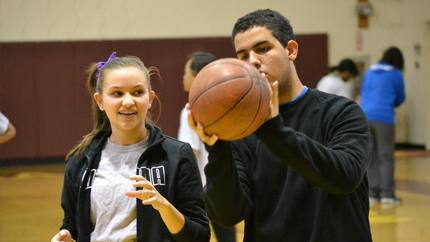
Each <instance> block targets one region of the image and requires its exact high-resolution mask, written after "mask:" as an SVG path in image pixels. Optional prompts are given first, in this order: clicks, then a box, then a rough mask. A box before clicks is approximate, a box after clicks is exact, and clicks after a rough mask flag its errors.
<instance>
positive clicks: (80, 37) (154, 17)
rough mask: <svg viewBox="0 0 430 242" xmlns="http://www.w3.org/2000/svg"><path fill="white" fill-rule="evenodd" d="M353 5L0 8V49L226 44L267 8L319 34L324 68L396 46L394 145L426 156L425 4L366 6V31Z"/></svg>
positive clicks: (96, 3)
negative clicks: (400, 71)
mask: <svg viewBox="0 0 430 242" xmlns="http://www.w3.org/2000/svg"><path fill="white" fill-rule="evenodd" d="M358 1H359V0H349V1H344V0H320V1H312V0H288V1H279V0H266V1H256V0H235V1H231V0H219V1H205V0H187V1H171V0H158V1H138V0H121V1H118V0H92V1H87V0H61V1H59V0H37V1H35V0H0V43H16V42H31V43H34V42H54V41H100V40H103V41H106V40H109V41H111V40H124V39H127V40H150V39H188V38H218V37H221V38H228V37H229V36H230V32H231V29H232V26H233V24H234V23H235V21H236V20H237V18H238V17H240V16H243V15H244V14H246V13H248V12H251V11H253V10H255V9H259V8H272V9H275V10H277V11H279V12H281V13H282V14H284V15H285V16H287V17H288V18H289V19H290V21H291V23H292V25H293V27H294V30H295V33H296V34H300V35H303V34H326V35H327V39H328V41H327V43H328V63H329V65H335V64H337V63H338V62H339V60H340V59H342V58H345V57H350V58H353V59H354V60H357V61H359V62H360V64H361V66H363V68H364V69H366V68H368V67H369V66H370V65H371V64H374V63H376V62H378V61H379V59H380V58H381V55H382V53H383V51H384V50H385V49H386V48H387V47H389V46H392V45H395V46H398V47H399V48H400V49H401V50H402V51H403V54H404V56H405V61H406V63H405V71H404V76H405V84H406V95H407V98H406V102H405V104H404V105H402V106H401V107H400V108H399V109H397V111H396V141H397V142H402V143H412V144H426V146H427V148H429V147H430V104H429V103H430V102H428V101H425V100H426V98H427V97H428V95H426V93H429V92H430V84H429V83H430V79H429V78H430V76H429V74H428V72H429V71H428V66H430V63H429V62H430V61H429V60H430V58H429V56H430V46H429V45H428V44H427V43H430V37H429V36H430V15H429V14H428V9H430V1H429V0H413V1H412V2H411V1H406V0H369V2H370V3H371V4H372V6H373V14H372V15H371V16H370V17H369V18H368V21H369V27H368V28H358V24H357V22H358V20H357V19H358V18H357V15H356V12H355V7H356V4H357V2H358ZM299 44H300V43H299ZM303 50H304V48H301V49H300V51H299V56H300V55H301V52H302V51H303ZM0 91H1V90H0ZM0 105H1V104H0ZM0 108H1V106H0Z"/></svg>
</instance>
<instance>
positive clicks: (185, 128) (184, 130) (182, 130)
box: [178, 52, 236, 242]
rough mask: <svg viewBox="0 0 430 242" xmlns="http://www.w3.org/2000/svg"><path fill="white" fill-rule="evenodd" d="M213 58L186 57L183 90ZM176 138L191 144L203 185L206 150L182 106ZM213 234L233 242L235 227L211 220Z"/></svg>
mask: <svg viewBox="0 0 430 242" xmlns="http://www.w3.org/2000/svg"><path fill="white" fill-rule="evenodd" d="M214 60H215V56H214V55H212V54H210V53H207V52H195V53H193V54H192V56H191V57H190V58H189V59H188V61H187V63H186V64H185V68H184V76H183V85H184V91H185V92H189V91H190V88H191V85H192V83H193V81H194V78H195V77H196V76H197V73H199V72H200V70H201V69H203V68H204V67H205V66H206V65H207V64H209V63H211V62H212V61H214ZM178 139H179V140H181V141H184V142H187V143H189V144H190V145H191V147H192V148H193V150H194V154H195V155H196V157H197V162H198V166H199V170H200V175H201V176H202V182H203V186H204V185H205V184H206V177H205V172H204V168H205V166H206V164H207V163H208V152H207V151H206V149H205V145H204V143H203V142H202V141H201V140H200V138H199V136H198V135H197V133H196V132H194V130H192V129H191V127H190V126H189V125H188V116H187V110H186V108H185V107H184V108H183V109H182V111H181V116H180V124H179V132H178ZM212 227H213V229H214V232H215V233H214V234H215V235H216V238H217V240H218V241H222V242H235V241H236V229H235V227H234V226H233V227H222V226H220V225H217V224H215V223H213V222H212Z"/></svg>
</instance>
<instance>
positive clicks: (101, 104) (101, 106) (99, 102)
mask: <svg viewBox="0 0 430 242" xmlns="http://www.w3.org/2000/svg"><path fill="white" fill-rule="evenodd" d="M94 100H96V102H97V105H99V108H100V110H101V111H104V109H103V103H102V97H101V95H100V94H99V93H98V92H96V93H94Z"/></svg>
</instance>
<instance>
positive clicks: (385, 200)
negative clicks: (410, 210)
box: [381, 197, 402, 205]
mask: <svg viewBox="0 0 430 242" xmlns="http://www.w3.org/2000/svg"><path fill="white" fill-rule="evenodd" d="M381 203H382V204H395V205H400V204H401V203H402V199H400V198H399V197H394V198H392V197H383V198H381Z"/></svg>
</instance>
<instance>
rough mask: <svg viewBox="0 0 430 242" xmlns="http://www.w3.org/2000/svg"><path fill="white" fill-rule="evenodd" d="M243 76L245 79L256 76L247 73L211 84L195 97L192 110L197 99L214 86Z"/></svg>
mask: <svg viewBox="0 0 430 242" xmlns="http://www.w3.org/2000/svg"><path fill="white" fill-rule="evenodd" d="M241 78H244V79H246V78H249V79H251V80H252V78H254V76H248V75H246V76H235V77H232V78H229V79H226V80H224V81H222V82H217V83H215V84H213V85H212V86H209V87H208V88H206V89H205V90H203V91H202V92H201V93H199V95H197V96H196V98H194V100H193V103H191V110H193V107H194V104H195V103H196V102H197V100H198V99H199V98H200V97H201V96H203V94H205V93H206V92H208V91H210V90H211V89H212V88H214V87H216V86H218V85H221V84H225V83H226V82H230V81H234V80H235V79H241Z"/></svg>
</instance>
